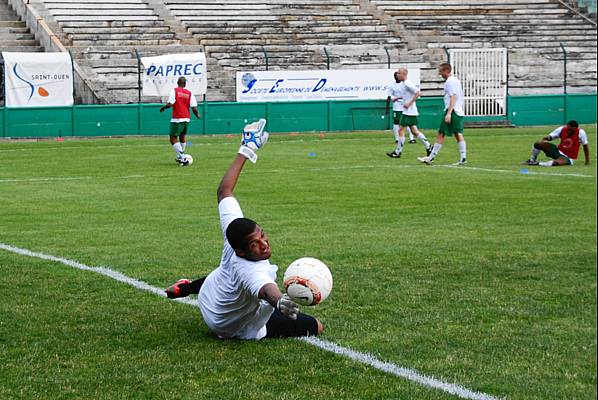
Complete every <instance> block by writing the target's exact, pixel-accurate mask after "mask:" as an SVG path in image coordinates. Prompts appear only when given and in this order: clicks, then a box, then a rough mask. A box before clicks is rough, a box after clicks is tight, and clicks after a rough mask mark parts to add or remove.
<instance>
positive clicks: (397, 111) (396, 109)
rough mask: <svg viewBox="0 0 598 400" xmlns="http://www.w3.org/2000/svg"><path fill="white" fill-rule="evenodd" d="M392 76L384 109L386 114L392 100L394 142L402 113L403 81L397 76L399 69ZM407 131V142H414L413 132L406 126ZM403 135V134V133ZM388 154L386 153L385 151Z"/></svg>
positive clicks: (397, 141) (397, 136)
mask: <svg viewBox="0 0 598 400" xmlns="http://www.w3.org/2000/svg"><path fill="white" fill-rule="evenodd" d="M393 76H394V79H395V81H394V83H392V84H390V85H389V86H388V97H387V98H386V111H385V114H388V111H389V105H390V103H391V102H392V122H393V126H392V133H393V134H394V137H395V143H399V137H400V136H399V133H400V131H401V125H400V123H401V116H402V115H403V95H402V90H403V82H402V81H401V80H400V78H399V71H395V73H394V74H393ZM407 132H408V133H409V143H415V139H414V138H413V134H412V133H411V129H409V128H407ZM403 136H405V134H404V133H403ZM387 154H388V153H387Z"/></svg>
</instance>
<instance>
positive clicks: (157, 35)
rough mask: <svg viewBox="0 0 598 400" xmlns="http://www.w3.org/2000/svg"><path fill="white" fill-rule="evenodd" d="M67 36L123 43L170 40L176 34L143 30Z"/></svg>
mask: <svg viewBox="0 0 598 400" xmlns="http://www.w3.org/2000/svg"><path fill="white" fill-rule="evenodd" d="M67 37H69V38H72V39H73V40H74V41H84V40H101V41H106V40H108V41H115V42H116V41H119V40H122V41H123V43H122V44H123V45H124V44H125V42H126V41H136V42H139V41H146V40H154V41H155V40H167V41H172V40H174V39H175V37H176V34H175V33H174V32H144V33H109V32H108V33H106V32H97V33H80V32H74V33H68V34H67Z"/></svg>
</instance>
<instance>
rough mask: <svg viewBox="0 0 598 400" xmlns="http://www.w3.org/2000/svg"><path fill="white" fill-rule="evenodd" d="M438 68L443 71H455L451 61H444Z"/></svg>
mask: <svg viewBox="0 0 598 400" xmlns="http://www.w3.org/2000/svg"><path fill="white" fill-rule="evenodd" d="M438 69H439V70H441V71H444V70H447V71H449V72H452V71H453V67H451V64H449V63H442V64H440V65H439V66H438Z"/></svg>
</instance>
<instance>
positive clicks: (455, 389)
mask: <svg viewBox="0 0 598 400" xmlns="http://www.w3.org/2000/svg"><path fill="white" fill-rule="evenodd" d="M300 340H302V341H304V342H306V343H309V344H311V345H313V346H316V347H319V348H321V349H324V350H326V351H329V352H331V353H335V354H339V355H341V356H345V357H347V358H350V359H352V360H355V361H358V362H360V363H362V364H367V365H369V366H371V367H374V368H376V369H379V370H381V371H384V372H387V373H389V374H392V375H396V376H400V377H402V378H405V379H409V380H410V381H413V382H416V383H419V384H420V385H423V386H427V387H429V388H433V389H438V390H442V391H443V392H447V393H450V394H454V395H456V396H459V397H461V398H462V399H472V400H495V399H497V397H494V396H490V395H488V394H486V393H480V392H474V391H472V390H469V389H466V388H464V387H463V386H459V385H455V384H454V383H447V382H444V381H442V380H439V379H436V378H432V377H429V376H426V375H422V374H420V373H419V372H417V371H415V370H413V369H409V368H403V367H399V366H397V365H395V364H392V363H389V362H384V361H380V360H378V359H377V358H376V357H374V356H373V355H371V354H367V353H361V352H359V351H355V350H351V349H348V348H346V347H342V346H339V345H337V344H335V343H332V342H328V341H326V340H322V339H318V338H317V337H313V336H310V337H304V338H301V339H300Z"/></svg>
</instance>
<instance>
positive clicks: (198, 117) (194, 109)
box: [191, 107, 201, 119]
mask: <svg viewBox="0 0 598 400" xmlns="http://www.w3.org/2000/svg"><path fill="white" fill-rule="evenodd" d="M191 111H193V115H195V117H196V118H197V119H200V118H201V117H200V116H199V112H198V111H197V107H191Z"/></svg>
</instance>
